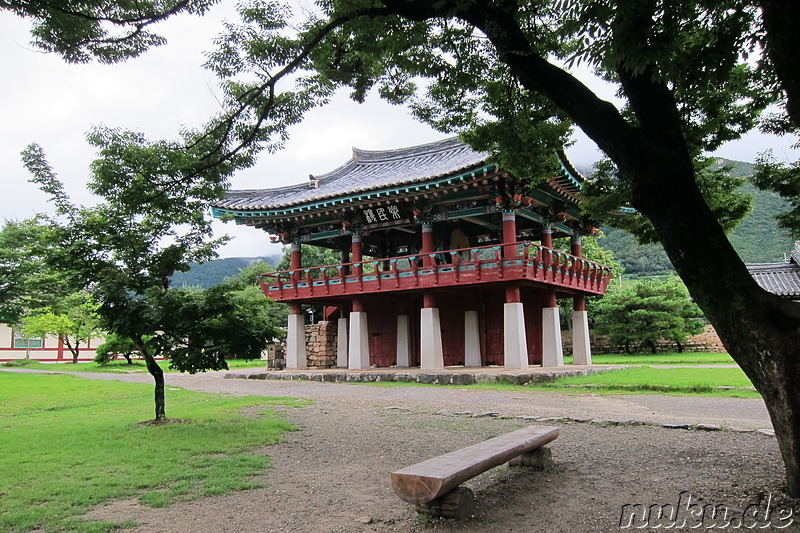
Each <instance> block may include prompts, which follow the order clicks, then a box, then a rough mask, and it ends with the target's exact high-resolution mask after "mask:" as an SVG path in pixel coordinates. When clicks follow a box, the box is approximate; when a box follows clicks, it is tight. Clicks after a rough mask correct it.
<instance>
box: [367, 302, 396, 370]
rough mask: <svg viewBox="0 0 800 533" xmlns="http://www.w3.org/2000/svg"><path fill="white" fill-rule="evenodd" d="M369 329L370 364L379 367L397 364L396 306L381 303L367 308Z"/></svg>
mask: <svg viewBox="0 0 800 533" xmlns="http://www.w3.org/2000/svg"><path fill="white" fill-rule="evenodd" d="M366 310H367V328H368V329H369V363H370V364H371V365H377V366H383V367H386V366H392V365H395V364H397V312H396V311H395V309H394V305H391V304H390V305H386V303H385V302H379V303H377V304H372V305H369V306H366Z"/></svg>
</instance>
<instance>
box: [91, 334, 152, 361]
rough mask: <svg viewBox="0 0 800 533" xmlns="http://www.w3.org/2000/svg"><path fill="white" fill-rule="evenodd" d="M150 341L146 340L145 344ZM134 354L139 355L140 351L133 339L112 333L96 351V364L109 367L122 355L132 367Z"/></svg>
mask: <svg viewBox="0 0 800 533" xmlns="http://www.w3.org/2000/svg"><path fill="white" fill-rule="evenodd" d="M148 340H149V339H145V342H146V341H148ZM134 354H139V350H138V348H137V346H136V344H135V343H134V342H133V341H132V340H131V339H128V338H126V337H121V336H119V335H116V334H114V333H111V334H109V335H107V336H106V339H105V342H104V343H103V344H101V345H100V346H98V347H97V349H96V350H95V355H94V362H95V363H99V364H101V365H107V364H108V363H110V362H111V360H112V359H113V358H114V357H115V356H117V355H121V356H122V357H124V358H125V360H126V361H127V362H128V364H129V365H132V364H133V361H132V360H131V357H132V356H133V355H134ZM139 355H141V354H139Z"/></svg>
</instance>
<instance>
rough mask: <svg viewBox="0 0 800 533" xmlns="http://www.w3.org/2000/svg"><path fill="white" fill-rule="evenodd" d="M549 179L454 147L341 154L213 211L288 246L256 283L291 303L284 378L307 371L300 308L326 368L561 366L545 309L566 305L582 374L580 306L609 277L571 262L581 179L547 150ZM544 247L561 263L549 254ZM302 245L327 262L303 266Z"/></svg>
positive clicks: (577, 249) (584, 327)
mask: <svg viewBox="0 0 800 533" xmlns="http://www.w3.org/2000/svg"><path fill="white" fill-rule="evenodd" d="M552 168H553V169H556V170H555V171H552V170H548V171H543V175H538V176H514V175H513V174H511V173H509V172H506V171H504V170H503V169H501V168H498V166H497V165H495V164H494V163H492V161H491V159H490V157H489V154H486V153H480V152H475V151H473V150H472V149H471V148H469V147H468V146H466V145H464V144H462V143H461V142H460V141H458V140H457V139H455V138H450V139H445V140H442V141H439V142H434V143H429V144H424V145H420V146H413V147H408V148H401V149H396V150H382V151H367V150H359V149H353V154H352V158H351V159H350V160H349V161H347V162H346V163H345V164H344V165H342V166H341V167H339V168H337V169H335V170H333V171H331V172H329V173H327V174H323V175H319V176H314V175H311V176H309V179H308V181H307V182H305V183H301V184H298V185H293V186H289V187H280V188H273V189H259V190H233V191H229V192H228V193H226V194H225V196H224V198H223V199H221V200H220V201H218V202H216V203H215V205H214V209H213V211H214V216H216V217H224V218H233V219H234V220H235V221H236V223H237V224H246V225H250V226H254V227H255V228H259V229H262V230H264V231H266V232H268V233H269V234H271V235H272V240H273V242H276V241H280V242H282V243H284V244H291V268H290V270H288V271H282V272H271V273H266V274H264V275H262V276H261V281H260V283H261V287H262V289H263V290H264V293H265V294H266V295H267V296H268V297H270V298H272V299H274V300H276V301H280V302H287V303H289V304H290V305H291V314H290V316H289V321H288V333H287V335H288V336H287V354H286V359H287V368H290V369H291V368H306V366H307V357H306V342H305V330H304V321H305V319H304V314H303V313H302V311H301V305H302V304H314V305H321V306H324V308H325V319H326V320H337V321H338V322H337V325H338V330H337V331H338V340H337V346H338V350H337V366H339V367H346V368H351V369H362V368H369V367H373V366H377V367H389V366H397V367H409V366H420V367H421V368H423V369H441V368H444V367H447V366H457V365H464V366H489V365H498V366H502V367H505V368H508V369H521V368H527V367H528V366H529V365H531V364H541V365H542V366H548V367H553V366H562V365H563V364H564V357H563V347H562V341H561V329H560V321H559V310H558V305H557V299H559V298H571V299H572V300H573V302H574V317H573V358H574V359H573V362H574V363H575V364H584V365H586V364H591V347H590V344H589V327H588V326H589V325H588V320H587V316H586V306H585V298H586V297H587V296H594V295H602V294H604V292H605V290H606V286H607V284H608V282H609V279H610V277H611V271H610V269H608V268H607V267H604V266H602V265H599V264H596V263H593V262H591V261H587V260H585V259H582V257H581V237H582V235H586V234H590V233H592V232H593V231H594V228H593V227H592V226H591V225H589V224H588V223H587V222H586V221H585V220H584V218H583V216H582V214H581V211H580V207H579V206H580V185H581V182H582V181H583V178H582V176H581V175H580V173H578V172H577V171H576V170H575V169H574V168H573V167H572V166H571V164H570V163H569V162H568V161H567V159H566V157H565V155H564V153H563V152H561V151H558V152H554V154H553V165H552ZM545 172H546V173H545ZM534 183H536V185H534ZM557 237H567V238H569V239H570V253H566V252H565V251H558V250H555V249H553V239H554V238H557ZM305 246H321V247H325V248H329V249H331V250H335V251H338V252H340V253H341V261H340V263H338V264H334V265H320V266H303V263H302V249H303V247H305Z"/></svg>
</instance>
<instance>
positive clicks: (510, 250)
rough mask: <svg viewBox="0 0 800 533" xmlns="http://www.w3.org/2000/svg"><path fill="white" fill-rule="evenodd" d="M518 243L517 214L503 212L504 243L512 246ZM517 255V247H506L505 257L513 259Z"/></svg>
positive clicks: (514, 212) (504, 250)
mask: <svg viewBox="0 0 800 533" xmlns="http://www.w3.org/2000/svg"><path fill="white" fill-rule="evenodd" d="M515 242H517V212H516V211H503V243H504V244H511V243H515ZM515 255H517V250H516V247H515V246H505V247H504V248H503V256H505V257H513V256H515Z"/></svg>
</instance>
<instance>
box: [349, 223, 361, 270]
mask: <svg viewBox="0 0 800 533" xmlns="http://www.w3.org/2000/svg"><path fill="white" fill-rule="evenodd" d="M352 238H353V245H352V246H351V253H352V257H351V258H350V260H351V262H353V263H361V261H362V258H363V255H362V244H361V234H360V233H353V236H352ZM362 271H363V270H362V269H361V265H360V264H359V266H357V267H354V268H353V274H355V275H357V276H358V275H361V272H362Z"/></svg>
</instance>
